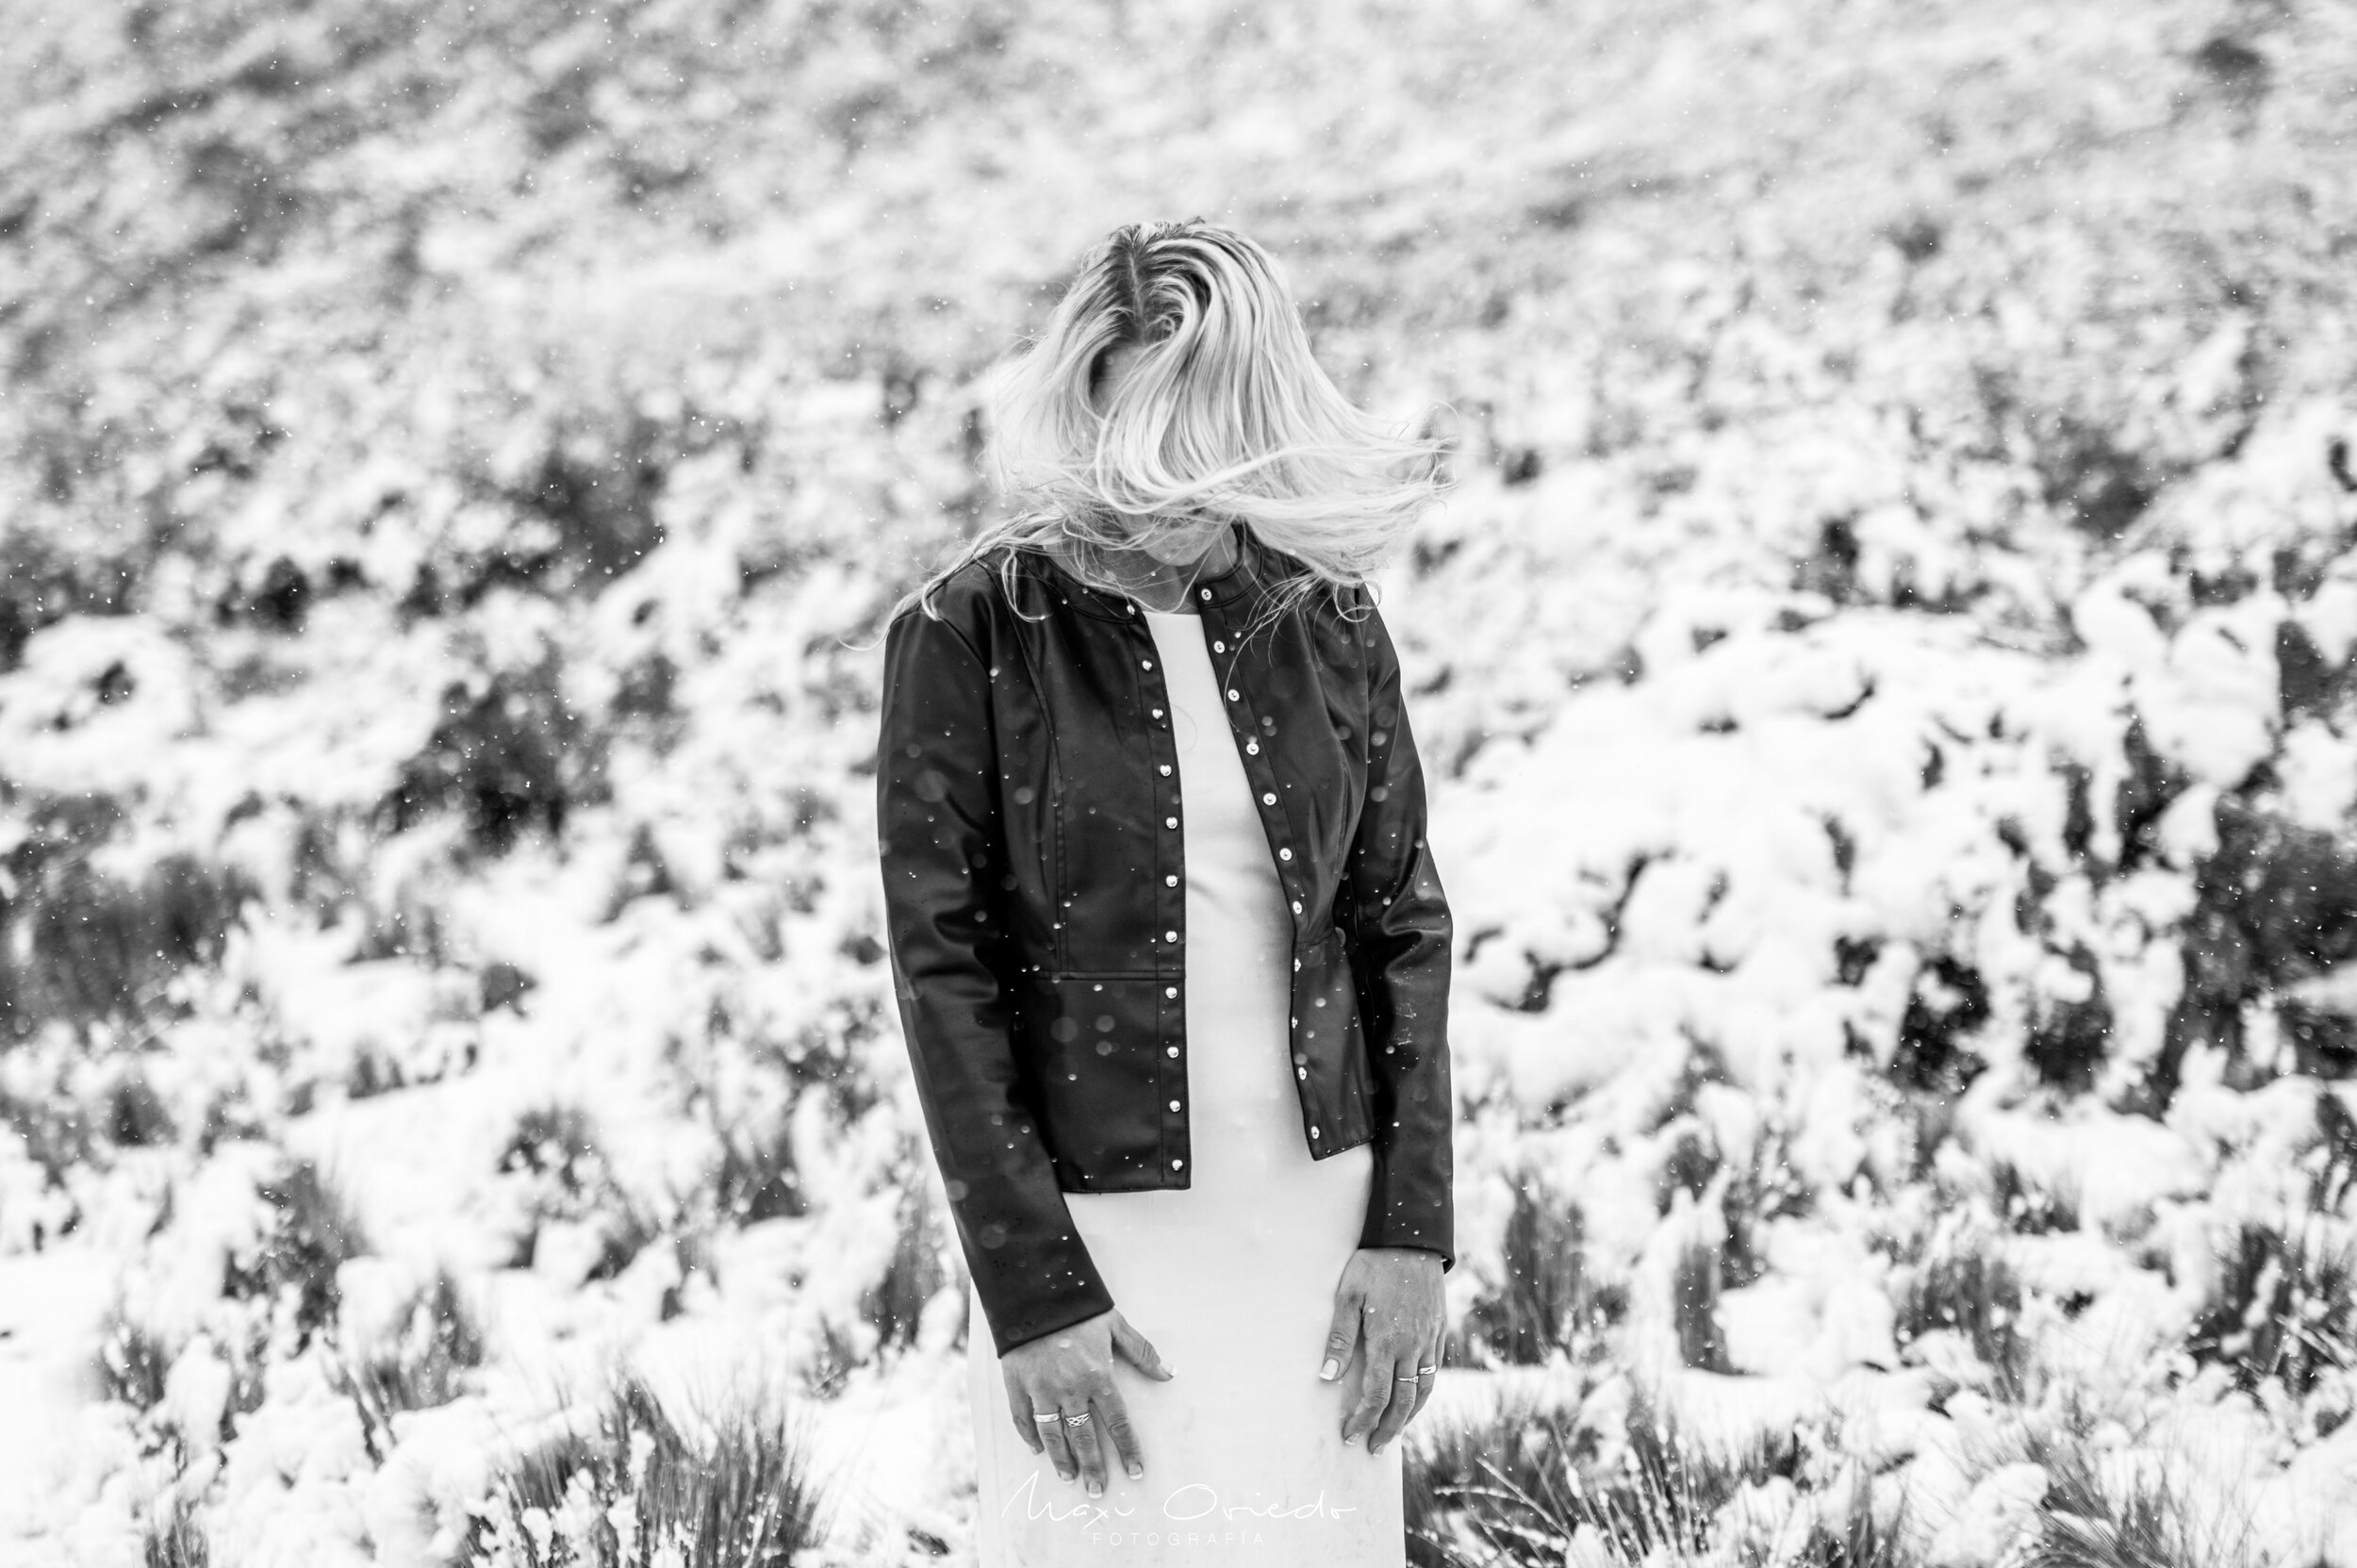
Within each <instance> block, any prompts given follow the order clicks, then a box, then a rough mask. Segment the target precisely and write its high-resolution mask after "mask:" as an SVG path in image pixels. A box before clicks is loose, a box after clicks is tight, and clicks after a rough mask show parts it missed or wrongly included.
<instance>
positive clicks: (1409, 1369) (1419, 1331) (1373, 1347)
mask: <svg viewBox="0 0 2357 1568" xmlns="http://www.w3.org/2000/svg"><path fill="white" fill-rule="evenodd" d="M1443 1326H1444V1320H1443V1313H1442V1302H1441V1255H1440V1254H1439V1253H1437V1252H1427V1251H1426V1250H1425V1249H1424V1248H1422V1247H1418V1246H1362V1247H1360V1249H1359V1250H1358V1251H1356V1252H1354V1253H1352V1254H1351V1255H1350V1262H1349V1263H1344V1264H1343V1278H1342V1281H1341V1282H1340V1283H1339V1284H1337V1285H1336V1286H1335V1287H1334V1327H1333V1329H1332V1330H1331V1331H1330V1332H1329V1333H1327V1336H1326V1363H1325V1364H1324V1365H1323V1366H1321V1367H1320V1368H1319V1369H1318V1376H1319V1377H1321V1378H1325V1379H1326V1380H1327V1382H1332V1381H1333V1380H1334V1379H1335V1378H1339V1377H1341V1376H1342V1374H1343V1368H1344V1367H1346V1366H1348V1365H1349V1364H1350V1352H1351V1347H1352V1346H1353V1345H1357V1344H1359V1343H1360V1342H1361V1341H1363V1342H1364V1343H1365V1345H1366V1350H1367V1354H1366V1360H1365V1361H1364V1362H1361V1363H1360V1369H1359V1390H1358V1396H1357V1398H1356V1399H1354V1400H1353V1401H1352V1404H1351V1407H1350V1414H1349V1416H1348V1417H1347V1418H1346V1419H1344V1421H1343V1442H1344V1443H1355V1442H1357V1441H1358V1440H1359V1438H1360V1437H1361V1436H1362V1435H1364V1434H1366V1433H1368V1432H1370V1431H1372V1432H1373V1433H1374V1435H1373V1436H1372V1437H1370V1438H1368V1440H1367V1452H1368V1453H1370V1454H1374V1453H1380V1452H1381V1451H1382V1448H1383V1444H1386V1443H1389V1442H1391V1441H1392V1439H1393V1438H1394V1437H1397V1436H1398V1435H1399V1429H1400V1428H1402V1427H1405V1426H1407V1425H1408V1423H1409V1420H1410V1419H1411V1418H1412V1417H1413V1416H1414V1415H1415V1413H1416V1412H1417V1411H1420V1410H1422V1409H1424V1402H1425V1401H1426V1399H1428V1398H1430V1397H1431V1396H1432V1381H1433V1378H1434V1376H1435V1373H1436V1371H1437V1369H1438V1368H1439V1366H1440V1364H1441V1337H1442V1328H1443Z"/></svg>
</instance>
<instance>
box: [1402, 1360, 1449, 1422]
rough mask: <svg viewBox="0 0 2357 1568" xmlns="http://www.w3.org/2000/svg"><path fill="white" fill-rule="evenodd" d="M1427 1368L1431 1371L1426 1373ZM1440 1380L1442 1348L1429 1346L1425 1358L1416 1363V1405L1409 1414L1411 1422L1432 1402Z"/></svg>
mask: <svg viewBox="0 0 2357 1568" xmlns="http://www.w3.org/2000/svg"><path fill="white" fill-rule="evenodd" d="M1427 1367H1429V1368H1430V1369H1431V1370H1430V1371H1426V1368H1427ZM1440 1380H1441V1347H1440V1346H1439V1345H1427V1346H1426V1348H1425V1353H1424V1356H1423V1358H1422V1359H1421V1360H1419V1361H1418V1362H1416V1403H1415V1405H1414V1407H1413V1408H1412V1409H1410V1410H1409V1412H1408V1419H1409V1421H1413V1420H1414V1419H1416V1417H1417V1416H1419V1415H1421V1414H1423V1413H1424V1407H1425V1406H1426V1404H1427V1403H1428V1402H1429V1401H1430V1400H1431V1398H1432V1390H1433V1389H1434V1388H1435V1387H1436V1386H1437V1385H1438V1384H1439V1383H1440ZM1403 1425H1404V1423H1403Z"/></svg>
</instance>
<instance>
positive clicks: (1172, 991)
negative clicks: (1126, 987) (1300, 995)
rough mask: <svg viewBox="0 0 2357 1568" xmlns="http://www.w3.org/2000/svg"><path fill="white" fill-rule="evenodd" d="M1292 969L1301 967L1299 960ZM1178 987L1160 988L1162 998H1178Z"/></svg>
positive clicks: (1295, 960)
mask: <svg viewBox="0 0 2357 1568" xmlns="http://www.w3.org/2000/svg"><path fill="white" fill-rule="evenodd" d="M1300 967H1301V960H1299V959H1297V958H1296V959H1294V968H1296V969H1298V968H1300ZM1162 995H1163V996H1165V997H1176V996H1178V987H1177V986H1176V985H1165V986H1163V987H1162Z"/></svg>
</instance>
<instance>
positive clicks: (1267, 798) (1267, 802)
mask: <svg viewBox="0 0 2357 1568" xmlns="http://www.w3.org/2000/svg"><path fill="white" fill-rule="evenodd" d="M1276 803H1277V797H1276V796H1275V795H1273V794H1264V795H1262V796H1261V804H1262V805H1264V806H1273V805H1275V804H1276Z"/></svg>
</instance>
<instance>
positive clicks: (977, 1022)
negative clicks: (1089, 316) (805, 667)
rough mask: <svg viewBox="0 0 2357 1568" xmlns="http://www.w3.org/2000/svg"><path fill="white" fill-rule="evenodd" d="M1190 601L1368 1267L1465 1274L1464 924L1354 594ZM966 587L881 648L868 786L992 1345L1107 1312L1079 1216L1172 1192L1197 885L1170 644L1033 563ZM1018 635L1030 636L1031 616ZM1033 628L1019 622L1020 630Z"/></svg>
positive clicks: (1267, 556) (1324, 1124) (1267, 554)
mask: <svg viewBox="0 0 2357 1568" xmlns="http://www.w3.org/2000/svg"><path fill="white" fill-rule="evenodd" d="M1237 536H1238V539H1239V543H1240V549H1239V552H1238V558H1237V562H1236V565H1235V566H1234V567H1233V568H1232V569H1230V570H1228V572H1226V573H1224V574H1222V575H1221V576H1218V577H1215V578H1206V579H1203V580H1200V581H1199V582H1198V583H1197V584H1196V586H1195V594H1196V602H1195V606H1194V607H1195V609H1196V610H1197V611H1198V612H1199V613H1200V614H1201V616H1202V618H1203V621H1204V634H1205V636H1206V638H1207V639H1208V640H1209V641H1210V643H1211V654H1212V668H1213V669H1214V671H1215V672H1216V673H1217V674H1218V675H1219V678H1220V684H1221V687H1222V689H1223V690H1224V691H1225V693H1226V695H1227V697H1228V718H1229V721H1230V725H1231V728H1232V729H1233V731H1234V734H1235V741H1236V745H1237V748H1238V751H1239V752H1240V754H1241V758H1242V761H1243V763H1244V772H1245V775H1246V776H1247V777H1248V778H1249V779H1250V781H1251V784H1252V790H1253V794H1254V796H1255V798H1256V799H1257V800H1258V801H1259V802H1260V806H1261V823H1262V825H1263V826H1264V827H1265V828H1266V829H1267V832H1268V842H1269V850H1270V853H1271V854H1273V855H1274V856H1275V857H1276V866H1277V876H1278V879H1279V881H1280V883H1282V885H1283V887H1284V889H1285V893H1286V896H1287V898H1288V900H1290V901H1291V903H1292V906H1293V916H1294V921H1293V925H1294V975H1293V1060H1294V1082H1295V1086H1296V1088H1297V1089H1298V1091H1299V1093H1300V1097H1301V1131H1302V1137H1303V1139H1304V1141H1305V1142H1306V1143H1307V1145H1308V1147H1309V1149H1310V1154H1311V1155H1312V1156H1313V1157H1315V1158H1317V1159H1326V1158H1327V1157H1329V1156H1332V1155H1335V1154H1339V1153H1341V1152H1342V1151H1343V1150H1344V1149H1346V1148H1352V1147H1357V1146H1358V1145H1360V1144H1368V1143H1372V1144H1373V1145H1374V1149H1375V1152H1374V1162H1375V1164H1374V1171H1375V1176H1374V1189H1373V1194H1372V1197H1371V1198H1370V1200H1369V1203H1368V1206H1367V1214H1366V1221H1365V1225H1364V1228H1363V1230H1362V1231H1361V1233H1360V1246H1413V1247H1424V1248H1427V1249H1429V1250H1431V1251H1434V1252H1438V1253H1439V1254H1440V1255H1441V1257H1442V1262H1443V1265H1444V1266H1448V1265H1453V1264H1454V1263H1455V1248H1454V1236H1453V1228H1452V1213H1451V1205H1450V1193H1449V1180H1450V1122H1451V1114H1452V1109H1453V1100H1452V1097H1451V1093H1450V1087H1449V1060H1448V1043H1447V1032H1446V1031H1447V1003H1448V982H1449V952H1450V937H1451V928H1450V921H1449V911H1448V905H1447V903H1446V901H1445V900H1444V899H1443V896H1442V890H1441V879H1440V876H1439V874H1438V872H1437V871H1436V870H1435V869H1434V867H1433V863H1432V853H1431V850H1429V849H1428V848H1427V847H1426V843H1425V791H1424V780H1423V774H1422V770H1421V768H1420V767H1419V766H1418V763H1417V758H1416V751H1415V746H1414V742H1413V741H1412V739H1411V738H1410V736H1409V728H1408V714H1407V710H1406V708H1405V706H1404V705H1403V703H1402V701H1401V698H1400V684H1399V663H1398V659H1397V657H1396V655H1395V653H1394V652H1393V647H1392V643H1391V638H1390V636H1389V635H1388V634H1387V633H1386V632H1385V630H1384V627H1383V622H1382V619H1381V618H1380V617H1379V616H1378V615H1376V612H1375V606H1374V604H1373V602H1372V601H1371V600H1370V599H1369V598H1368V597H1367V596H1366V595H1365V594H1363V593H1353V594H1351V595H1350V596H1348V597H1347V598H1346V599H1345V603H1347V604H1349V605H1351V607H1352V614H1353V615H1354V616H1357V615H1359V614H1360V611H1361V610H1363V612H1364V614H1363V617H1362V618H1361V619H1355V620H1354V619H1345V618H1344V617H1343V616H1342V615H1341V614H1338V613H1337V611H1336V609H1335V607H1334V604H1333V600H1332V596H1331V595H1330V594H1328V593H1327V591H1326V590H1324V589H1323V588H1321V589H1320V591H1319V592H1318V593H1317V594H1316V595H1315V596H1314V597H1313V598H1311V599H1310V601H1309V602H1308V607H1306V608H1303V609H1298V610H1295V611H1294V612H1291V613H1290V614H1289V615H1288V616H1287V617H1286V618H1285V619H1282V620H1279V621H1278V622H1277V624H1276V625H1275V626H1274V627H1273V628H1263V629H1261V631H1259V632H1258V633H1256V634H1254V635H1252V636H1251V638H1250V639H1249V642H1248V643H1246V642H1245V641H1244V640H1241V634H1242V633H1243V632H1244V629H1245V625H1246V623H1247V621H1248V620H1249V619H1250V618H1251V614H1252V612H1253V610H1254V609H1255V608H1256V607H1257V604H1258V602H1259V596H1260V595H1261V593H1262V592H1264V591H1265V589H1266V587H1267V586H1268V585H1269V584H1270V583H1272V582H1274V581H1275V580H1276V578H1277V575H1278V574H1279V573H1282V572H1284V571H1286V570H1288V569H1298V566H1297V563H1293V562H1292V560H1291V558H1290V557H1288V556H1284V555H1281V554H1279V553H1276V552H1275V551H1272V550H1270V549H1268V548H1267V547H1265V546H1262V545H1261V544H1259V543H1258V542H1257V541H1254V540H1252V539H1251V538H1250V536H1248V535H1247V534H1245V533H1244V531H1243V530H1241V529H1239V530H1238V535H1237ZM1016 559H1017V570H1018V574H1019V575H1018V578H1017V592H1016V595H1015V602H1014V604H1011V603H1010V602H1009V601H1008V598H1007V596H1006V593H1005V591H1004V590H1003V588H1002V586H1001V585H1000V582H999V579H998V575H997V564H998V562H997V559H992V560H989V561H981V562H975V563H971V564H969V565H968V566H966V567H965V568H964V569H962V570H960V571H959V572H957V573H956V574H955V575H954V576H953V577H952V578H951V579H949V581H948V582H947V583H946V584H945V585H943V586H942V587H941V588H940V590H939V591H938V593H937V594H936V595H935V598H934V607H935V609H936V610H937V611H938V612H939V613H938V619H935V618H934V617H931V616H928V615H926V614H925V613H924V612H923V611H922V610H921V609H916V608H911V609H909V610H907V611H904V612H903V613H902V614H901V615H900V616H899V617H898V618H897V619H895V620H894V621H893V622H892V625H891V627H890V629H889V630H888V632H887V633H886V635H885V642H884V685H883V712H882V734H881V736H880V743H879V746H878V751H877V770H876V793H877V807H878V824H877V825H878V833H879V836H880V839H881V847H882V869H883V885H884V906H885V912H886V920H887V926H888V930H889V934H890V945H891V953H892V969H893V983H894V991H895V994H896V995H897V997H898V1002H899V1012H900V1020H901V1025H902V1028H903V1030H904V1032H905V1033H906V1036H907V1042H908V1047H909V1053H910V1059H911V1061H912V1063H913V1064H914V1065H915V1086H916V1090H917V1095H918V1098H919V1100H920V1103H921V1105H922V1107H923V1111H924V1114H925V1119H926V1124H927V1131H928V1133H929V1135H930V1138H931V1143H932V1147H933V1152H934V1155H935V1157H936V1158H937V1159H938V1160H939V1161H940V1164H941V1172H942V1177H943V1180H944V1183H945V1186H946V1190H947V1192H948V1197H949V1202H950V1206H951V1209H952V1211H953V1213H954V1215H955V1219H956V1225H957V1231H958V1240H959V1243H960V1245H961V1246H963V1247H964V1252H965V1258H966V1262H967V1264H968V1266H969V1267H970V1269H971V1270H972V1273H973V1277H974V1281H975V1287H976V1291H977V1294H978V1295H979V1296H981V1302H982V1306H983V1309H984V1312H985V1314H986V1316H987V1317H988V1319H989V1321H990V1325H991V1330H992V1335H993V1337H994V1339H995V1340H996V1342H997V1346H998V1348H999V1350H1000V1351H1001V1352H1004V1351H1006V1350H1009V1349H1012V1348H1013V1347H1014V1346H1015V1345H1020V1344H1022V1343H1024V1342H1025V1341H1027V1340H1030V1339H1033V1338H1036V1337H1038V1336H1039V1335H1042V1334H1046V1333H1048V1332H1050V1331H1052V1330H1054V1329H1061V1328H1063V1327H1065V1326H1066V1325H1069V1324H1072V1323H1076V1322H1079V1321H1080V1320H1081V1319H1083V1318H1087V1317H1091V1316H1094V1315H1095V1314H1096V1313H1098V1312H1103V1311H1105V1310H1106V1309H1107V1308H1108V1307H1109V1306H1111V1305H1112V1304H1113V1298H1112V1296H1110V1295H1109V1294H1108V1292H1107V1290H1106V1287H1105V1283H1104V1281H1103V1280H1102V1279H1100V1278H1099V1277H1098V1275H1097V1273H1096V1268H1095V1267H1094V1265H1093V1264H1092V1263H1091V1262H1090V1259H1089V1256H1088V1249H1087V1247H1086V1246H1084V1245H1083V1244H1082V1242H1081V1240H1080V1235H1079V1234H1078V1232H1077V1231H1076V1230H1075V1229H1074V1227H1073V1224H1072V1219H1071V1214H1070V1211H1069V1210H1068V1209H1067V1208H1066V1206H1065V1203H1064V1199H1063V1195H1064V1194H1065V1193H1066V1192H1089V1193H1098V1192H1136V1191H1140V1190H1144V1189H1148V1188H1156V1187H1184V1186H1186V1185H1187V1184H1188V1180H1189V1174H1190V1172H1189V1164H1188V1154H1189V1145H1188V1141H1187V1109H1186V1108H1187V1105H1188V1103H1189V1102H1188V1097H1187V1061H1186V1048H1187V1031H1186V1018H1187V1013H1186V1008H1187V980H1186V966H1185V953H1186V941H1187V930H1186V898H1187V895H1186V867H1185V864H1184V862H1183V859H1182V856H1181V854H1180V846H1181V842H1182V839H1181V832H1180V822H1181V817H1182V812H1183V809H1184V808H1183V806H1182V803H1181V802H1180V801H1179V798H1178V753H1177V751H1176V750H1175V749H1174V747H1173V744H1172V739H1171V727H1170V716H1169V714H1168V713H1167V712H1166V711H1165V709H1166V708H1167V706H1168V698H1167V696H1166V694H1165V688H1164V686H1163V684H1162V671H1161V669H1160V668H1157V664H1156V660H1155V649H1154V640H1153V635H1152V633H1151V632H1150V631H1149V630H1148V629H1147V627H1146V620H1145V618H1144V617H1143V616H1141V615H1139V614H1137V613H1136V612H1135V610H1134V608H1133V607H1132V606H1131V605H1130V604H1129V601H1127V600H1125V599H1121V598H1118V597H1115V596H1112V595H1108V594H1103V593H1099V592H1097V591H1096V590H1095V589H1093V588H1090V587H1087V586H1084V585H1082V584H1081V583H1080V581H1079V580H1078V579H1076V578H1074V577H1072V576H1070V575H1069V574H1068V573H1066V572H1065V571H1064V570H1063V569H1062V568H1061V567H1059V566H1057V565H1055V564H1053V563H1052V562H1051V561H1049V560H1048V559H1047V558H1046V557H1044V556H1041V555H1037V554H1031V553H1024V554H1021V555H1018V556H1017V558H1016ZM1018 609H1020V611H1021V612H1022V613H1021V614H1020V615H1018V614H1017V613H1016V612H1017V610H1018ZM1027 617H1028V618H1036V619H1026V618H1027Z"/></svg>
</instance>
